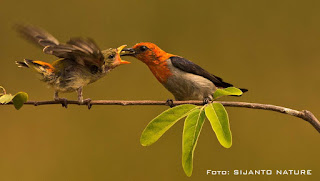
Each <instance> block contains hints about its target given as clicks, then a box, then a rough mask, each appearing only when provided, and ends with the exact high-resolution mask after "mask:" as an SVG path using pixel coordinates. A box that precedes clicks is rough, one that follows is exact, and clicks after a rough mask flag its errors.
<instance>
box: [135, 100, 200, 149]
mask: <svg viewBox="0 0 320 181" xmlns="http://www.w3.org/2000/svg"><path fill="white" fill-rule="evenodd" d="M196 107H197V106H195V105H191V104H184V105H180V106H176V107H173V108H170V109H167V110H166V111H164V112H163V113H161V114H160V115H159V116H157V117H156V118H154V119H153V120H152V121H151V122H150V123H149V124H148V125H147V127H146V128H145V129H144V130H143V132H142V135H141V137H140V143H141V145H142V146H149V145H151V144H153V143H154V142H156V141H157V140H158V139H159V138H160V137H161V136H162V135H163V134H164V133H165V132H166V131H167V130H168V129H169V128H170V127H171V126H173V125H174V124H175V123H176V122H177V121H178V120H180V119H181V118H183V117H185V116H187V114H188V113H189V112H190V111H191V110H193V109H194V108H196Z"/></svg>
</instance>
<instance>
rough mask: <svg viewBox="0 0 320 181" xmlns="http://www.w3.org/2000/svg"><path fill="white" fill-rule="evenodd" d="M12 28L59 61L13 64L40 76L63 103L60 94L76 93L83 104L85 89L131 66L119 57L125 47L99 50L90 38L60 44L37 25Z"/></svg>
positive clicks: (26, 60)
mask: <svg viewBox="0 0 320 181" xmlns="http://www.w3.org/2000/svg"><path fill="white" fill-rule="evenodd" d="M15 29H16V30H17V32H18V33H19V34H20V35H22V37H24V38H26V39H27V40H29V41H30V42H32V43H35V44H36V45H38V46H40V47H41V48H43V52H44V53H46V54H49V55H54V56H56V57H58V58H59V59H58V60H56V61H54V62H53V63H51V64H50V63H47V62H43V61H39V60H29V59H24V61H22V62H20V61H18V62H16V63H17V65H18V66H19V67H28V68H31V69H33V70H34V71H35V72H37V73H38V74H40V76H41V80H42V81H44V82H46V83H47V84H48V85H49V86H50V87H52V88H53V89H54V91H55V93H54V99H55V100H60V101H61V100H64V101H65V102H66V99H64V98H59V96H58V94H59V92H73V91H77V93H78V101H79V102H81V103H83V102H84V100H83V95H82V91H83V87H84V86H86V85H88V84H90V83H93V82H95V81H97V80H99V79H100V78H102V77H104V76H105V75H106V74H107V73H108V72H109V71H111V70H113V69H114V68H116V67H117V66H119V65H122V64H128V63H130V62H128V61H124V60H121V58H120V52H121V50H122V49H123V48H124V47H125V46H126V45H122V46H120V47H118V48H115V49H113V48H110V49H107V50H103V51H101V50H100V49H99V47H98V46H97V44H96V43H95V42H94V41H93V40H92V39H89V38H71V39H70V40H69V41H68V42H67V43H65V44H63V43H60V42H59V41H58V40H57V39H56V38H55V37H53V36H52V35H51V34H50V33H48V32H46V31H45V30H43V29H41V28H39V27H36V26H32V25H17V26H16V27H15ZM89 100H90V99H88V101H89Z"/></svg>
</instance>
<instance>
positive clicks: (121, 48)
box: [117, 45, 131, 65]
mask: <svg viewBox="0 0 320 181" xmlns="http://www.w3.org/2000/svg"><path fill="white" fill-rule="evenodd" d="M126 46H127V45H121V46H119V47H118V48H117V54H118V55H119V58H118V59H119V60H118V61H119V64H120V65H121V64H130V63H131V62H128V61H125V60H122V59H121V58H120V55H121V52H122V51H123V49H124V47H126ZM121 56H122V55H121Z"/></svg>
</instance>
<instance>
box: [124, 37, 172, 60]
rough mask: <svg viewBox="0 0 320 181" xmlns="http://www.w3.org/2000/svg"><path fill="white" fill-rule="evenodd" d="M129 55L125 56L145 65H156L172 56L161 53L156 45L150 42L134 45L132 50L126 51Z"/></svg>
mask: <svg viewBox="0 0 320 181" xmlns="http://www.w3.org/2000/svg"><path fill="white" fill-rule="evenodd" d="M126 50H128V51H131V53H129V54H126V55H130V56H133V57H135V58H137V59H139V60H141V61H142V62H144V63H145V64H147V65H158V64H161V63H162V62H164V61H165V60H167V59H168V58H170V57H171V56H173V55H172V54H170V53H167V52H165V51H163V50H162V49H161V48H159V47H158V46H157V45H155V44H153V43H150V42H142V43H137V44H135V45H134V46H133V47H132V48H129V49H126Z"/></svg>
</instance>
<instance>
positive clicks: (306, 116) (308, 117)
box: [0, 100, 320, 133]
mask: <svg viewBox="0 0 320 181" xmlns="http://www.w3.org/2000/svg"><path fill="white" fill-rule="evenodd" d="M214 102H220V103H221V104H222V105H224V106H227V107H244V108H251V109H262V110H269V111H276V112H279V113H283V114H289V115H291V116H295V117H298V118H301V119H303V120H305V121H307V122H309V123H310V124H311V125H312V126H313V127H314V128H315V129H316V130H317V131H318V132H319V133H320V122H319V121H318V119H317V118H316V117H315V116H314V115H313V114H312V113H311V112H310V111H307V110H303V111H298V110H294V109H290V108H285V107H281V106H275V105H271V104H259V103H249V102H229V101H214ZM61 103H63V104H64V103H67V104H76V105H87V106H88V107H89V108H91V106H92V105H121V106H128V105H167V102H166V101H152V100H137V101H125V100H95V101H87V102H83V103H80V102H79V101H72V100H68V101H66V102H61V101H28V102H26V103H24V104H25V105H34V106H40V105H51V104H61ZM10 104H12V102H10V103H8V104H2V105H10ZM182 104H195V105H203V101H173V105H182ZM0 105H1V104H0ZM65 106H66V105H65Z"/></svg>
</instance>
